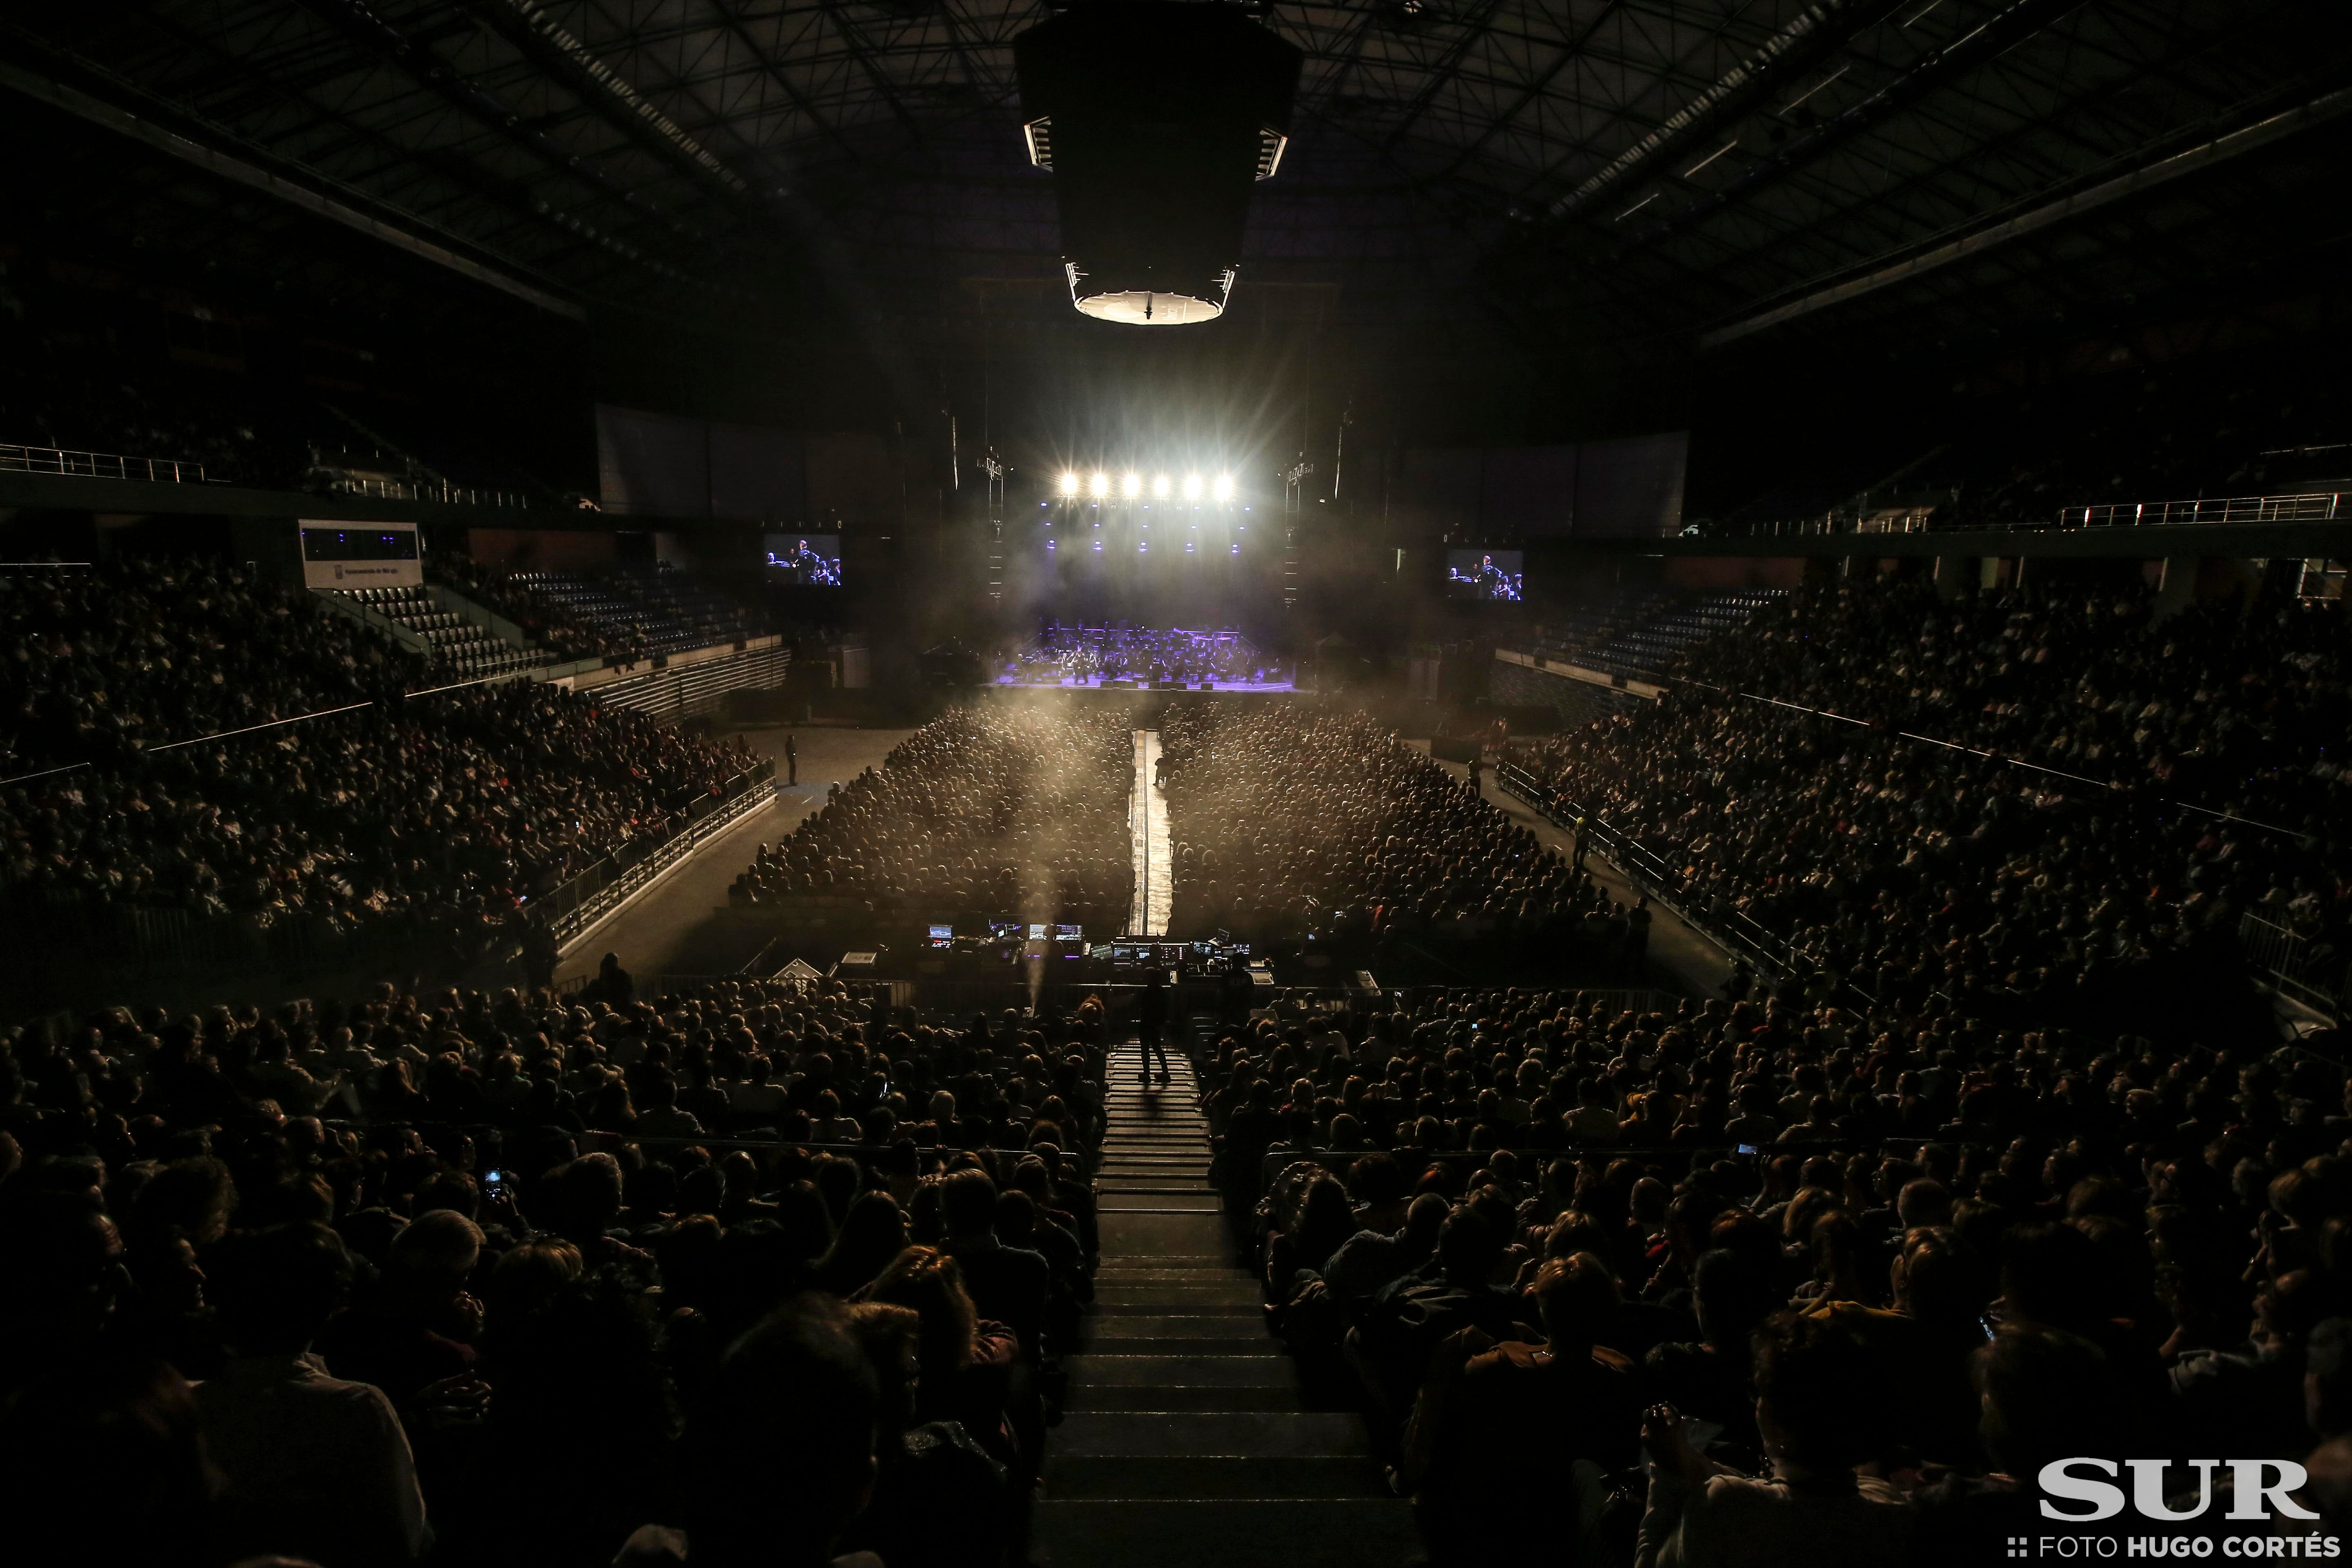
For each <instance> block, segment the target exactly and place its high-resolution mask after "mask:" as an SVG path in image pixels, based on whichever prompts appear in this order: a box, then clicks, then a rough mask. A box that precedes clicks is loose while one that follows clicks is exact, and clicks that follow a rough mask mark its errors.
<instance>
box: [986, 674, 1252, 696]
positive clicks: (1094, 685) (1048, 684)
mask: <svg viewBox="0 0 2352 1568" xmlns="http://www.w3.org/2000/svg"><path fill="white" fill-rule="evenodd" d="M992 684H993V685H996V686H999V687H1003V688H1006V689H1011V690H1015V691H1246V692H1254V693H1260V694H1263V693H1269V692H1285V691H1296V690H1297V689H1298V688H1297V684H1296V683H1294V682H1292V681H1287V680H1203V681H1187V680H1148V679H1143V678H1142V677H1139V676H1122V677H1120V678H1119V679H1115V680H1105V679H1102V677H1100V676H1076V675H1066V676H1064V677H1062V679H1059V680H1026V679H1022V678H1021V677H1019V676H1015V675H1000V676H998V677H997V678H996V679H995V680H994V681H993V682H992Z"/></svg>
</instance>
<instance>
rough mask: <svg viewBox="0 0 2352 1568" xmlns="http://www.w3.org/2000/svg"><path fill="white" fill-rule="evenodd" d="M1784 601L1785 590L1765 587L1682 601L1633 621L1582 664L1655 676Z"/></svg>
mask: <svg viewBox="0 0 2352 1568" xmlns="http://www.w3.org/2000/svg"><path fill="white" fill-rule="evenodd" d="M1787 596H1788V595H1787V592H1786V590H1783V589H1779V588H1763V589H1745V590H1742V591H1740V592H1738V593H1734V594H1708V595H1704V596H1703V597H1700V598H1696V599H1691V600H1686V601H1685V602H1684V603H1682V604H1680V605H1675V606H1674V607H1672V608H1670V609H1663V610H1658V611H1656V612H1655V613H1654V614H1652V615H1650V616H1647V617H1646V618H1644V619H1642V620H1638V621H1636V622H1634V623H1633V625H1632V626H1627V627H1626V628H1625V629H1624V630H1622V631H1621V632H1619V633H1617V634H1616V635H1615V636H1614V637H1611V638H1610V639H1609V640H1608V641H1606V642H1605V643H1602V644H1601V645H1600V646H1599V647H1594V648H1592V649H1591V651H1590V652H1589V654H1588V656H1587V658H1586V659H1585V661H1584V662H1586V663H1587V664H1589V665H1591V668H1595V669H1600V670H1604V671H1606V672H1607V673H1609V674H1611V675H1626V676H1637V677H1638V676H1647V675H1656V674H1658V673H1660V672H1661V671H1663V670H1664V669H1665V668H1666V667H1667V666H1668V665H1670V664H1672V663H1674V661H1675V659H1676V658H1680V657H1681V656H1682V655H1683V654H1685V653H1686V652H1688V651H1689V650H1690V649H1692V648H1694V647H1697V646H1698V645H1699V644H1700V643H1702V642H1705V641H1706V639H1707V638H1708V637H1713V636H1715V635H1716V634H1717V632H1724V631H1729V630H1731V629H1732V628H1733V627H1735V626H1740V625H1742V624H1743V623H1745V622H1746V621H1747V620H1748V617H1749V616H1753V615H1755V614H1756V612H1757V611H1759V610H1760V609H1762V608H1764V607H1765V606H1766V605H1770V604H1773V603H1775V602H1776V601H1778V600H1780V599H1783V598H1786V597H1787Z"/></svg>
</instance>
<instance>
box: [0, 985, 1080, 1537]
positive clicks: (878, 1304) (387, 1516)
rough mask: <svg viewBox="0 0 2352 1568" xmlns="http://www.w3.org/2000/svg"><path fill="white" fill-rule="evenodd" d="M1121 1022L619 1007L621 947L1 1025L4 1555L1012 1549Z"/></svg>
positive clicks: (806, 1006) (1049, 1413)
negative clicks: (539, 975)
mask: <svg viewBox="0 0 2352 1568" xmlns="http://www.w3.org/2000/svg"><path fill="white" fill-rule="evenodd" d="M1103 1034H1104V1020H1103V1017H1102V1014H1101V1010H1100V1006H1099V1005H1098V1004H1095V1003H1091V1002H1089V1003H1087V1004H1086V1005H1081V1006H1080V1007H1078V1008H1077V1009H1076V1010H1075V1011H1074V1012H1071V1013H1069V1014H1066V1015H1046V1016H1038V1017H1034V1018H1025V1019H1024V1018H1021V1017H1017V1016H1014V1015H1013V1014H1011V1013H1007V1014H1006V1015H1005V1016H1003V1018H1002V1019H1001V1020H999V1021H996V1022H993V1023H992V1022H991V1021H990V1020H988V1019H986V1018H978V1019H974V1020H972V1021H971V1023H970V1024H969V1026H961V1027H959V1026H941V1027H933V1026H929V1025H927V1024H925V1023H923V1022H921V1021H919V1019H918V1018H916V1017H914V1016H911V1015H910V1014H908V1013H907V1012H905V1011H903V1010H898V1011H894V1010H893V1009H892V1008H891V1007H890V1006H889V1005H888V1004H887V998H886V997H884V996H882V995H879V994H877V996H875V997H872V998H868V997H866V996H863V995H854V994H851V993H849V992H848V991H847V990H846V989H845V988H844V987H842V986H840V985H838V984H834V985H829V986H818V987H815V988H813V989H799V988H790V987H784V986H780V985H775V984H754V983H749V982H744V983H719V984H713V985H710V986H707V987H704V988H702V989H700V990H698V991H696V992H694V993H692V994H681V995H665V996H662V997H658V998H646V997H640V996H638V995H636V994H635V987H634V984H633V983H632V982H631V980H630V978H629V976H628V975H627V973H626V972H625V971H624V970H621V969H620V968H619V967H618V965H617V964H608V965H607V967H606V971H605V973H604V975H603V976H601V977H600V978H599V980H598V981H597V983H596V984H594V985H593V986H591V987H590V989H589V991H588V992H586V993H584V994H583V995H581V996H578V997H571V998H562V999H558V998H556V997H554V996H552V995H551V994H549V993H546V992H540V993H538V994H534V995H530V996H524V995H520V994H517V993H515V992H512V991H509V992H506V993H504V994H498V995H489V994H481V993H462V994H461V993H458V992H455V991H451V992H446V993H440V994H423V995H417V994H401V993H398V992H396V991H395V990H394V987H392V986H391V985H388V984H387V985H382V986H379V987H377V988H376V989H375V990H374V991H373V992H372V993H370V994H367V995H366V996H364V997H363V998H362V999H360V1000H358V1001H356V1002H353V1003H351V1004H349V1005H344V1004H341V1003H334V1002H328V1003H322V1004H320V1005H315V1006H314V1005H310V1004H298V1005H289V1006H286V1007H283V1008H280V1009H278V1010H277V1011H276V1012H274V1013H269V1014H264V1013H262V1012H260V1011H258V1010H256V1009H253V1008H245V1009H241V1010H231V1009H227V1008H219V1009H215V1010H212V1011H210V1012H207V1013H205V1014H202V1015H196V1016H183V1017H174V1016H171V1015H169V1014H166V1013H163V1012H158V1013H155V1014H153V1015H152V1016H131V1015H130V1014H129V1013H127V1012H124V1011H121V1010H116V1011H113V1012H110V1013H107V1014H101V1015H99V1016H94V1017H92V1018H90V1019H89V1020H87V1021H86V1022H85V1023H83V1024H82V1025H80V1026H75V1027H71V1028H61V1027H54V1026H46V1025H44V1026H34V1027H32V1028H28V1029H16V1030H12V1031H10V1032H8V1033H7V1034H6V1035H5V1037H0V1474H5V1476H6V1478H7V1486H8V1489H9V1491H10V1494H11V1496H12V1498H13V1499H15V1500H16V1501H15V1502H14V1503H12V1507H13V1508H15V1509H16V1510H18V1511H17V1513H16V1523H15V1525H14V1527H13V1529H14V1531H15V1537H16V1541H17V1542H18V1543H19V1544H21V1545H26V1546H31V1547H34V1548H35V1549H36V1550H38V1548H37V1546H36V1545H35V1543H36V1542H37V1541H38V1540H39V1533H38V1532H39V1528H40V1524H41V1521H49V1522H53V1523H57V1524H59V1525H63V1524H66V1523H68V1521H69V1522H70V1525H71V1528H72V1530H73V1531H74V1539H75V1552H74V1559H73V1560H75V1561H79V1562H89V1563H142V1564H158V1565H176V1564H216V1563H233V1562H236V1563H254V1562H269V1563H315V1564H320V1565H324V1568H341V1565H343V1564H399V1563H415V1562H420V1561H427V1560H429V1561H431V1562H433V1563H457V1564H467V1563H480V1564H485V1565H488V1564H493V1563H496V1564H510V1563H544V1564H550V1565H561V1564H569V1563H576V1564H581V1565H583V1568H587V1565H596V1568H601V1565H603V1564H605V1563H613V1562H614V1561H621V1562H625V1563H646V1564H651V1563H665V1562H674V1561H676V1560H677V1559H678V1558H679V1557H681V1556H683V1557H685V1558H686V1560H688V1561H689V1562H690V1563H693V1564H695V1565H697V1568H700V1565H702V1564H706V1563H712V1564H719V1568H727V1565H729V1564H739V1563H740V1564H751V1563H759V1564H783V1565H790V1568H804V1565H811V1564H821V1563H825V1562H826V1561H828V1560H829V1559H830V1558H831V1557H832V1556H833V1554H834V1553H835V1552H859V1551H868V1552H874V1553H875V1554H876V1555H877V1556H878V1557H879V1558H880V1559H881V1561H882V1562H884V1563H887V1564H888V1565H889V1568H1006V1565H1014V1564H1018V1563H1023V1562H1024V1561H1026V1549H1025V1542H1026V1531H1027V1520H1028V1510H1029V1500H1030V1497H1031V1495H1032V1491H1033V1483H1034V1478H1035V1475H1036V1473H1037V1466H1038V1462H1039V1457H1040V1453H1041V1449H1042V1446H1043V1443H1044V1440H1045V1430H1046V1427H1047V1426H1048V1425H1049V1424H1050V1423H1051V1422H1052V1421H1053V1420H1054V1419H1055V1406H1056V1402H1057V1399H1058V1394H1059V1388H1060V1384H1061V1381H1062V1379H1061V1373H1060V1370H1059V1364H1060V1363H1059V1358H1060V1356H1061V1355H1062V1354H1063V1353H1064V1352H1066V1350H1067V1349H1068V1347H1069V1345H1070V1342H1071V1335H1072V1332H1073V1331H1074V1328H1075V1325H1076V1321H1077V1317H1078V1313H1079V1311H1080V1310H1081V1307H1082V1305H1083V1303H1084V1302H1085V1300H1087V1298H1088V1297H1089V1295H1090V1292H1091V1287H1090V1284H1089V1279H1090V1276H1091V1270H1092V1267H1093V1258H1094V1257H1095V1255H1096V1253H1097V1242H1096V1223H1095V1211H1094V1206H1093V1202H1092V1192H1091V1187H1090V1184H1089V1173H1090V1170H1091V1166H1092V1162H1093V1158H1094V1156H1093V1151H1094V1150H1095V1148H1096V1147H1097V1144H1098V1142H1099V1140H1100V1136H1101V1132H1102V1128H1103V1122H1104V1117H1105V1111H1104V1101H1103V1096H1102V1089H1101V1080H1102V1071H1103V1064H1104V1059H1105V1057H1104V1051H1105V1046H1104V1040H1103ZM730 1133H732V1134H738V1135H740V1138H739V1139H737V1140H735V1141H731V1142H730V1139H729V1138H728V1136H727V1135H728V1134H730ZM44 1560H47V1559H46V1558H45V1559H44Z"/></svg>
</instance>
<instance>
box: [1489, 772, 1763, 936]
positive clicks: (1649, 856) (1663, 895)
mask: <svg viewBox="0 0 2352 1568" xmlns="http://www.w3.org/2000/svg"><path fill="white" fill-rule="evenodd" d="M1495 782H1496V784H1499V785H1500V786H1502V788H1503V789H1504V790H1506V791H1507V792H1508V793H1509V794H1510V795H1514V796H1516V797H1517V799H1518V800H1519V801H1521V802H1522V803H1523V804H1525V805H1527V807H1528V809H1529V810H1530V811H1533V812H1534V813H1535V814H1536V815H1537V816H1540V817H1542V818H1543V819H1544V820H1545V821H1547V822H1549V823H1550V824H1551V825H1552V826H1554V827H1557V828H1559V830H1560V831H1561V832H1562V833H1567V834H1571V835H1574V836H1577V837H1580V838H1581V839H1582V840H1583V841H1584V842H1585V844H1586V846H1587V847H1590V848H1591V849H1595V850H1598V851H1599V852H1600V853H1601V854H1602V855H1604V856H1606V857H1607V858H1608V859H1609V862H1610V864H1612V865H1613V866H1615V867H1616V868H1618V869H1619V870H1620V871H1622V872H1623V873H1624V874H1625V879H1626V880H1627V881H1629V882H1631V883H1633V886H1634V887H1635V888H1636V889H1639V890H1640V891H1641V892H1642V893H1643V894H1645V895H1646V896H1647V897H1648V898H1649V900H1650V901H1651V902H1652V903H1654V904H1657V905H1659V906H1661V907H1663V908H1664V909H1665V910H1667V912H1669V913H1671V914H1672V915H1674V916H1675V918H1676V919H1678V920H1680V921H1682V922H1683V923H1684V924H1685V925H1686V926H1689V927H1690V928H1691V929H1692V930H1694V931H1698V932H1700V933H1701V934H1703V935H1705V936H1706V937H1707V938H1709V939H1710V940H1711V941H1713V942H1716V943H1717V945H1718V946H1720V947H1722V948H1723V949H1725V950H1726V951H1727V952H1731V953H1733V954H1735V955H1736V956H1738V957H1741V958H1745V959H1747V960H1748V962H1749V963H1753V964H1755V965H1756V966H1757V968H1758V969H1759V970H1760V971H1761V972H1762V973H1764V974H1766V975H1769V976H1776V977H1777V976H1780V975H1784V974H1787V973H1790V971H1791V970H1794V969H1796V968H1798V967H1799V966H1800V965H1801V963H1802V962H1803V961H1802V960H1801V958H1800V957H1799V956H1798V954H1797V952H1795V950H1794V949H1793V948H1791V947H1790V944H1789V942H1788V941H1787V940H1786V939H1785V938H1783V937H1782V936H1780V933H1779V932H1777V931H1772V930H1771V929H1770V928H1769V927H1767V926H1765V925H1763V924H1761V923H1760V922H1759V921H1756V920H1754V919H1753V918H1751V917H1750V916H1748V915H1747V914H1746V913H1744V912H1742V911H1741V910H1735V909H1731V908H1728V907H1727V906H1725V905H1724V904H1723V903H1722V901H1721V900H1717V899H1713V898H1708V899H1706V901H1705V903H1704V904H1702V901H1701V898H1700V897H1699V896H1698V895H1697V894H1696V892H1695V890H1694V889H1691V888H1690V887H1689V886H1688V884H1687V882H1686V880H1685V878H1684V877H1683V874H1682V873H1681V872H1680V871H1678V870H1676V869H1675V868H1674V867H1673V866H1671V865H1669V864H1667V863H1666V862H1665V861H1664V860H1663V859H1660V858H1658V856H1657V855H1656V854H1655V853H1654V852H1653V851H1651V850H1650V849H1648V848H1646V847H1643V844H1642V842H1641V840H1639V839H1638V838H1635V837H1633V836H1632V835H1631V834H1628V833H1625V832H1622V831H1621V830H1619V829H1618V828H1616V827H1613V826H1611V825H1610V824H1609V823H1607V822H1606V821H1604V820H1602V818H1601V815H1600V814H1599V813H1598V812H1594V811H1589V810H1587V809H1586V808H1585V807H1583V806H1582V805H1578V804H1577V803H1576V802H1575V801H1572V800H1570V799H1569V798H1568V796H1566V795H1562V794H1560V793H1559V791H1557V790H1552V789H1549V788H1546V787H1545V786H1544V784H1542V783H1541V782H1540V781H1538V779H1537V778H1536V776H1535V775H1534V774H1532V773H1528V771H1527V770H1526V769H1525V768H1522V767H1520V766H1519V765H1518V764H1517V763H1501V764H1500V765H1498V766H1497V767H1496V769H1495Z"/></svg>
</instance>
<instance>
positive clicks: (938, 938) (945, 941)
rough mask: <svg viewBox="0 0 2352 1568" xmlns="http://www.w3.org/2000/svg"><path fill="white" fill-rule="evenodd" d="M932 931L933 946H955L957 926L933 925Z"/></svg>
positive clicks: (931, 940)
mask: <svg viewBox="0 0 2352 1568" xmlns="http://www.w3.org/2000/svg"><path fill="white" fill-rule="evenodd" d="M930 932H931V935H930V945H931V946H933V947H953V946H954V945H955V927H953V926H933V927H931V928H930Z"/></svg>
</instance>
